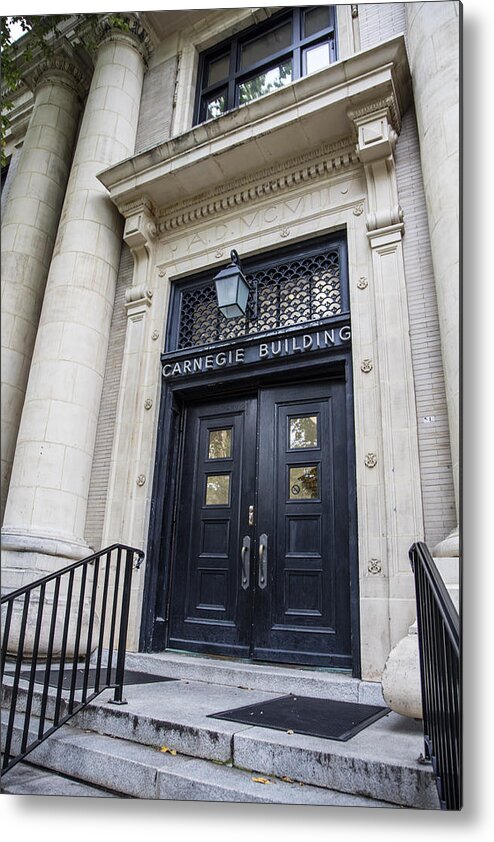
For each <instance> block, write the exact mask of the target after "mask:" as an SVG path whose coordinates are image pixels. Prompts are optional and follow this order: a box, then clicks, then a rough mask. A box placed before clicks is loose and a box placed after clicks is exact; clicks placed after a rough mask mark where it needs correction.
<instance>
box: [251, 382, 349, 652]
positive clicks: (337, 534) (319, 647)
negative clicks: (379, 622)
mask: <svg viewBox="0 0 494 842" xmlns="http://www.w3.org/2000/svg"><path fill="white" fill-rule="evenodd" d="M259 427H260V430H261V434H260V437H259V476H258V483H259V488H260V489H263V488H265V489H270V493H260V495H259V507H258V523H257V529H258V531H259V532H264V533H266V535H267V536H268V559H269V562H268V570H267V578H268V584H267V587H266V588H265V589H264V590H263V591H259V592H257V593H256V594H255V607H254V627H253V652H252V654H253V657H255V658H259V659H264V660H277V661H285V662H286V661H289V662H292V663H311V664H314V665H316V664H320V665H328V666H339V667H341V668H350V667H351V638H350V585H349V550H348V477H347V456H346V428H345V387H344V383H343V382H334V383H330V384H315V385H313V384H306V385H297V386H296V387H283V388H278V389H266V390H262V391H261V394H260V412H259Z"/></svg>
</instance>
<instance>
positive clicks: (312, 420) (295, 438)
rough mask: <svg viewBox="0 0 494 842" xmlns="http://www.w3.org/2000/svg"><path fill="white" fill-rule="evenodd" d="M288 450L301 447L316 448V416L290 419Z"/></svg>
mask: <svg viewBox="0 0 494 842" xmlns="http://www.w3.org/2000/svg"><path fill="white" fill-rule="evenodd" d="M289 424H290V434H289V440H290V444H289V447H290V450H298V449H299V448H302V447H317V446H318V444H317V415H303V416H299V417H297V418H290V419H289Z"/></svg>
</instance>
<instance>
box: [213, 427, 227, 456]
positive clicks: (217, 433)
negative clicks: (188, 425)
mask: <svg viewBox="0 0 494 842" xmlns="http://www.w3.org/2000/svg"><path fill="white" fill-rule="evenodd" d="M231 455H232V430H231V427H230V428H229V429H226V430H210V431H209V444H208V459H230V458H231Z"/></svg>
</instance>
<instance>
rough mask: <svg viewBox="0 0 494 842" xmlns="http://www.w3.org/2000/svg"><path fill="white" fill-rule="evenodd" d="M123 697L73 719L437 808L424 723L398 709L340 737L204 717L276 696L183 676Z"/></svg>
mask: <svg viewBox="0 0 494 842" xmlns="http://www.w3.org/2000/svg"><path fill="white" fill-rule="evenodd" d="M150 671H153V670H152V669H151V670H150ZM124 695H125V698H126V700H127V704H126V705H123V706H114V705H112V704H110V703H109V700H110V698H111V696H112V691H106V692H105V693H103V694H102V695H101V696H100V697H98V698H97V699H96V700H94V701H93V702H92V703H91V704H90V705H89V706H88V708H86V709H85V710H84V711H82V712H81V713H79V714H78V715H77V717H76V719H75V724H76V725H77V726H78V727H79V728H82V729H85V730H86V731H91V733H92V734H94V733H96V734H100V735H106V736H108V737H113V738H116V739H120V740H124V741H126V742H129V743H131V744H132V743H135V744H136V745H137V746H139V747H145V746H150V747H153V750H156V749H158V748H159V747H160V746H162V745H166V746H168V747H169V748H170V749H174V750H176V751H177V752H178V755H180V756H187V757H189V758H190V759H199V760H205V761H217V762H219V763H224V764H226V763H230V764H233V766H234V767H236V768H237V769H239V768H242V769H245V768H247V769H253V770H255V771H256V772H259V773H260V774H261V775H267V776H269V775H275V776H277V777H279V778H281V777H283V776H289V777H290V778H292V779H294V780H297V781H299V782H301V783H304V784H306V785H309V786H316V787H321V788H326V789H328V790H337V791H341V792H346V793H349V794H355V795H359V796H364V797H366V798H372V799H376V800H380V801H386V802H391V803H394V804H398V805H403V806H412V807H413V806H416V807H422V808H430V809H435V808H437V806H438V804H437V795H436V792H435V786H434V782H433V776H432V771H431V769H430V767H427V766H423V765H421V764H420V763H418V761H417V758H418V756H419V754H420V753H421V752H422V751H423V738H422V728H421V723H419V722H413V721H411V720H408V719H405V718H404V717H401V716H399V715H398V714H395V713H390V714H388V715H387V716H385V717H384V718H382V719H380V720H378V721H377V722H375V723H373V724H372V725H370V726H369V727H368V728H366V729H364V730H363V731H361V732H360V733H359V734H357V735H356V736H355V737H354V738H352V739H351V740H349V741H347V742H338V741H334V740H323V739H320V738H315V737H307V736H302V735H298V734H288V733H286V732H283V731H276V730H272V729H269V728H260V727H256V726H249V725H241V724H238V723H234V722H228V721H225V720H215V719H211V718H208V714H212V713H215V712H219V711H221V710H227V709H230V708H234V707H237V706H238V707H240V706H242V705H246V704H251V703H256V702H259V701H263V700H265V699H268V698H275V697H276V696H278V695H280V694H279V693H274V692H272V693H268V692H267V691H260V690H246V689H244V688H242V687H232V686H225V685H215V684H209V683H204V682H202V681H190V680H186V679H185V680H184V679H182V680H177V681H171V682H164V683H157V684H147V685H143V684H139V685H128V686H126V687H125V692H124ZM50 739H51V738H50ZM165 757H166V755H165ZM173 759H174V760H175V759H176V758H173Z"/></svg>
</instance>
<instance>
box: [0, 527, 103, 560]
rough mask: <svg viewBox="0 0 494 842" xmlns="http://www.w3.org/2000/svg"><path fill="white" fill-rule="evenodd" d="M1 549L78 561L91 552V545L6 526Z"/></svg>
mask: <svg viewBox="0 0 494 842" xmlns="http://www.w3.org/2000/svg"><path fill="white" fill-rule="evenodd" d="M2 551H3V552H8V551H14V552H34V553H40V554H42V555H49V556H62V557H63V558H65V559H68V560H75V561H79V560H80V559H81V558H87V556H88V555H90V554H91V547H88V545H87V544H85V543H83V542H81V541H78V540H77V539H76V538H74V539H73V540H70V539H65V538H58V537H54V536H51V535H41V534H37V533H33V532H30V531H29V530H28V529H24V530H22V529H15V528H13V527H9V526H6V527H3V528H2Z"/></svg>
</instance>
